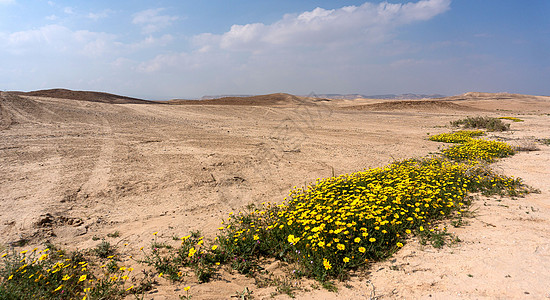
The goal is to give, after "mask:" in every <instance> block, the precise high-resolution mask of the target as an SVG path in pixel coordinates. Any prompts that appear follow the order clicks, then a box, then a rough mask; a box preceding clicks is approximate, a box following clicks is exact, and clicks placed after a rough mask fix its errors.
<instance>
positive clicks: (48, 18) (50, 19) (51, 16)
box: [46, 15, 58, 21]
mask: <svg viewBox="0 0 550 300" xmlns="http://www.w3.org/2000/svg"><path fill="white" fill-rule="evenodd" d="M57 19H58V17H57V16H56V15H49V16H47V17H46V20H48V21H55V20H57Z"/></svg>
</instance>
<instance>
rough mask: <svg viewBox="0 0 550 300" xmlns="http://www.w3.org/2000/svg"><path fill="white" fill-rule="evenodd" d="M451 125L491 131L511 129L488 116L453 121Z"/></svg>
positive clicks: (508, 125)
mask: <svg viewBox="0 0 550 300" xmlns="http://www.w3.org/2000/svg"><path fill="white" fill-rule="evenodd" d="M451 125H452V126H456V127H458V126H463V127H464V128H484V129H487V130H489V131H506V130H509V129H510V124H505V123H503V122H502V121H501V120H500V119H497V118H492V117H487V116H484V117H482V116H477V117H467V118H466V119H460V120H456V121H451Z"/></svg>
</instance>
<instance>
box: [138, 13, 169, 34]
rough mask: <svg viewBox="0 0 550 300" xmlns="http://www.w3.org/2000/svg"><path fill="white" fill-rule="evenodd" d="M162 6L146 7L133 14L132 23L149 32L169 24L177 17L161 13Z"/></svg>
mask: <svg viewBox="0 0 550 300" xmlns="http://www.w3.org/2000/svg"><path fill="white" fill-rule="evenodd" d="M163 10H164V8H155V9H147V10H144V11H140V12H138V13H136V14H135V15H134V18H133V20H132V23H133V24H136V25H138V26H141V27H142V32H143V33H145V34H150V33H153V32H157V31H159V30H161V29H163V28H166V27H168V26H170V25H171V24H172V23H173V22H174V21H176V20H177V19H178V17H177V16H168V15H161V14H160V13H161V12H162V11H163Z"/></svg>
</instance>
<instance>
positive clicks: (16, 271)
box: [0, 248, 133, 300]
mask: <svg viewBox="0 0 550 300" xmlns="http://www.w3.org/2000/svg"><path fill="white" fill-rule="evenodd" d="M2 259H3V261H2V263H3V269H2V270H1V275H0V277H3V278H2V280H0V293H4V294H5V295H6V297H7V298H6V299H8V298H10V299H19V298H20V297H21V295H23V296H24V297H23V298H33V299H83V300H85V299H87V298H88V297H92V298H93V297H95V296H98V295H109V293H117V294H120V289H121V288H122V287H123V286H124V283H125V282H126V281H127V280H128V279H129V275H130V273H131V272H132V270H133V269H132V268H127V267H118V266H116V264H114V263H113V260H112V257H111V258H110V259H111V260H110V262H111V264H110V265H109V264H105V265H103V266H101V269H103V276H100V277H97V276H95V275H94V274H93V273H92V272H91V271H90V270H89V268H90V264H89V263H88V262H87V261H86V260H85V259H84V257H83V256H82V255H78V254H77V255H74V254H73V255H71V256H69V257H66V254H65V253H64V252H63V251H52V250H50V249H49V248H46V249H44V250H41V251H38V249H37V248H35V249H34V250H32V251H21V252H19V253H16V252H14V253H11V254H9V253H4V254H2ZM96 271H98V270H96ZM98 272H99V271H98ZM96 273H97V272H96ZM132 287H133V286H131V287H129V288H127V289H126V291H130V290H131V288H132ZM123 292H124V291H123ZM21 299H22V298H21Z"/></svg>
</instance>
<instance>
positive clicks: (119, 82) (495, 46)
mask: <svg viewBox="0 0 550 300" xmlns="http://www.w3.org/2000/svg"><path fill="white" fill-rule="evenodd" d="M549 16H550V1H549V0H529V1H524V0H482V1H481V0H454V1H452V0H421V1H419V0H408V1H399V0H389V1H387V2H386V1H378V0H370V1H367V2H364V1H348V0H337V1H335V0H333V1H313V0H302V1H296V0H270V1H260V0H232V1H227V0H212V1H206V0H193V1H187V0H158V1H146V0H132V1H129V0H117V1H111V0H104V1H103V0H95V1H62V0H53V1H44V0H0V90H21V91H30V90H38V89H47V88H58V87H60V88H68V89H75V90H96V91H106V92H111V93H117V94H123V95H128V96H133V97H139V98H146V99H171V98H197V97H201V96H203V95H220V94H267V93H274V92H287V93H292V94H298V95H307V94H310V93H312V92H313V93H318V94H322V93H362V94H367V95H372V94H388V93H396V94H398V93H409V92H410V93H440V94H445V95H455V94H460V93H464V92H468V91H486V92H513V93H524V94H536V95H550V84H549V83H548V82H549V81H550V50H549V49H550V17H549Z"/></svg>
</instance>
